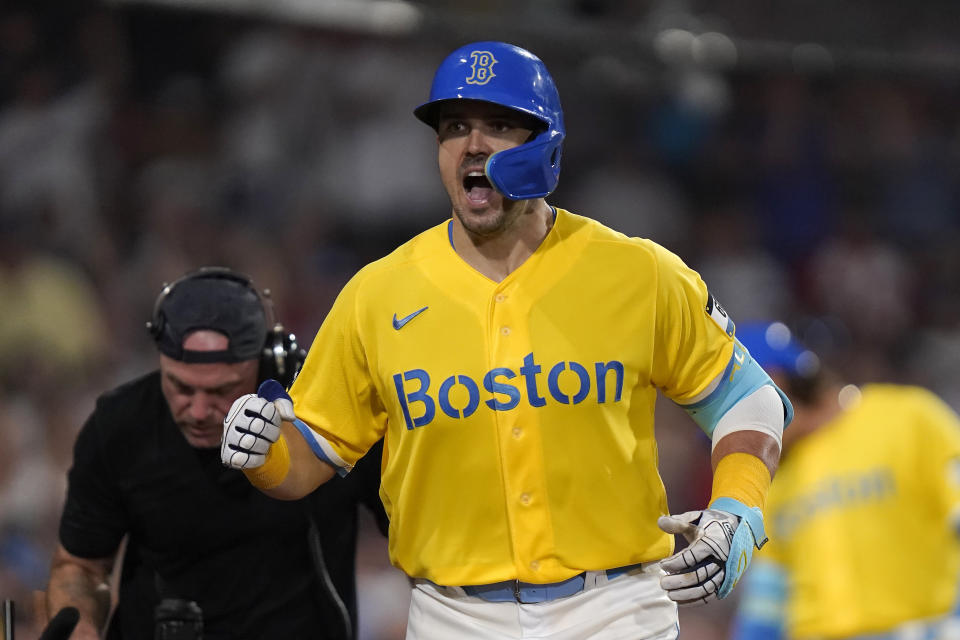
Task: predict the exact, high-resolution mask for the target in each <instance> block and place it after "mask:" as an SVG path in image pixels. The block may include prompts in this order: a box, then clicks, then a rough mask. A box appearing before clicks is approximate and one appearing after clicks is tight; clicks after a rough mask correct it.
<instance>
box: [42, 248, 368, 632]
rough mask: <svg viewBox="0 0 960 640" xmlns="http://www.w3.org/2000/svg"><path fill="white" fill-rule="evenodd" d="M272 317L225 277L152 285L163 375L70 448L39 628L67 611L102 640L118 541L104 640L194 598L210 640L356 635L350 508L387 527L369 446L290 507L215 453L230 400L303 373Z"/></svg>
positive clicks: (138, 387) (148, 627)
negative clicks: (341, 477)
mask: <svg viewBox="0 0 960 640" xmlns="http://www.w3.org/2000/svg"><path fill="white" fill-rule="evenodd" d="M270 315H271V314H270V313H269V309H268V307H267V306H265V300H264V299H263V298H262V297H261V296H260V294H259V293H258V292H257V290H256V289H255V288H254V287H253V285H252V283H251V282H250V281H249V279H247V278H246V277H245V276H243V275H241V274H239V273H235V272H233V271H230V270H227V269H223V268H214V267H208V268H203V269H200V270H198V271H196V272H191V273H189V274H187V275H185V276H183V277H182V278H181V279H179V280H177V281H176V282H174V283H173V284H171V285H167V286H165V287H164V289H163V291H162V292H161V294H160V296H159V298H158V299H157V302H156V306H155V309H154V312H153V317H152V318H151V320H150V323H149V325H148V326H149V327H150V331H151V335H152V336H153V338H154V340H155V341H156V344H157V348H158V349H159V351H160V367H159V370H157V371H154V372H152V373H149V374H147V375H145V376H142V377H140V378H137V379H135V380H132V381H130V382H129V383H127V384H124V385H122V386H121V387H119V388H117V389H114V390H113V391H110V392H108V393H106V394H104V395H103V396H101V397H100V399H99V400H98V402H97V406H96V409H95V410H94V412H93V414H92V415H91V416H90V418H89V419H88V420H87V422H86V424H85V425H84V427H83V429H82V430H81V432H80V434H79V436H78V438H77V442H76V445H75V449H74V462H73V466H72V468H71V469H70V472H69V489H68V494H67V500H66V504H65V506H64V510H63V516H62V519H61V524H60V546H59V548H58V549H57V550H56V552H55V556H54V558H53V566H52V568H51V571H50V582H49V586H48V588H47V594H46V595H47V607H46V608H47V611H48V614H49V616H51V617H52V616H53V615H54V614H57V613H58V612H59V611H61V610H63V609H64V608H67V607H70V606H72V607H76V609H77V610H79V612H80V614H81V620H80V623H79V626H78V628H77V630H76V631H75V633H74V635H73V636H72V637H74V638H97V637H100V636H99V632H100V630H102V629H103V627H104V622H105V619H106V617H107V614H108V612H109V610H110V605H111V602H110V584H109V577H110V574H111V571H112V568H113V565H114V562H115V560H116V557H117V553H118V549H119V548H120V546H121V540H122V539H123V538H124V537H125V536H126V538H127V542H126V551H125V553H124V555H123V567H122V570H121V572H120V583H119V587H118V593H119V600H118V603H117V609H116V611H115V612H114V614H113V621H112V623H111V624H110V631H109V634H108V635H107V636H106V637H108V638H127V639H137V640H139V639H142V638H152V637H154V622H153V621H154V609H155V607H156V606H157V605H158V604H159V603H160V601H161V599H162V598H175V599H181V600H188V601H190V600H192V601H194V602H196V603H197V604H198V605H199V607H200V609H201V612H202V615H203V623H204V637H205V638H207V639H208V640H214V639H216V638H231V639H237V638H251V639H252V638H263V639H266V638H280V637H282V638H304V639H305V638H321V637H322V638H350V637H353V633H354V629H355V627H356V605H355V593H354V577H353V562H354V546H355V536H356V528H357V522H356V517H357V505H358V504H359V503H360V502H366V503H367V505H368V506H369V507H370V508H371V509H372V510H373V512H374V513H375V514H378V517H379V518H380V519H381V526H383V527H385V523H384V522H382V518H383V515H382V507H381V505H380V502H379V499H378V497H377V485H378V483H379V477H378V468H379V448H378V447H374V448H373V450H372V451H371V455H370V456H369V458H370V461H369V463H367V461H366V460H365V461H364V464H361V465H359V466H358V469H357V470H358V471H359V473H358V474H357V475H356V478H353V477H351V478H350V479H349V480H348V481H343V482H337V483H332V484H329V485H327V486H325V487H323V488H322V489H321V490H320V491H318V492H317V493H316V494H314V495H311V496H310V497H309V498H308V499H305V500H302V501H298V502H278V501H275V500H270V499H268V498H266V497H265V496H263V495H262V494H261V493H260V492H258V491H256V490H253V489H252V487H251V486H250V484H249V483H248V482H247V481H246V480H245V479H244V478H243V477H242V475H241V474H239V473H237V472H235V471H233V470H229V469H224V468H223V466H222V465H221V464H220V461H219V457H218V455H217V450H218V448H219V446H220V437H221V434H222V421H223V417H224V415H225V414H226V411H227V409H228V408H229V407H230V405H231V403H232V402H233V400H234V399H235V398H236V397H238V396H239V395H241V394H243V393H245V392H248V391H250V390H252V389H255V388H256V384H257V381H258V379H260V378H261V377H262V376H279V377H280V378H281V379H285V380H286V381H289V380H290V379H291V378H292V377H293V375H294V373H295V372H296V371H297V369H298V368H299V365H300V362H301V360H302V352H301V351H300V350H299V349H298V348H297V346H296V341H295V340H293V337H292V336H289V335H288V334H285V332H284V331H283V330H282V328H281V327H280V326H279V325H275V324H274V323H273V322H271V319H270ZM315 516H316V517H317V522H318V523H319V526H318V527H317V528H316V529H314V530H312V531H311V522H312V521H313V520H314V518H315ZM317 544H319V545H320V548H322V554H320V555H314V554H315V552H317V551H319V550H320V548H318V547H316V546H315V545H317ZM240 557H242V562H239V561H238V558H240Z"/></svg>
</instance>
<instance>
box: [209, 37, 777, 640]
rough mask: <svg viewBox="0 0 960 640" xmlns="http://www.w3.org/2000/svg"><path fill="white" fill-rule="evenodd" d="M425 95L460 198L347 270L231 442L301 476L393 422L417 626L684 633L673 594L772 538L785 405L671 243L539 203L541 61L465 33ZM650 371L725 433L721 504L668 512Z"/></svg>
mask: <svg viewBox="0 0 960 640" xmlns="http://www.w3.org/2000/svg"><path fill="white" fill-rule="evenodd" d="M415 114H416V115H417V117H418V118H420V119H421V120H422V121H424V122H426V123H427V124H429V125H430V126H431V127H433V128H434V129H435V130H436V132H437V140H438V148H439V158H438V159H439V166H440V176H441V180H442V182H443V185H444V187H445V189H446V191H447V194H448V195H449V197H450V200H451V204H452V209H453V216H452V219H450V220H448V221H445V222H444V223H443V224H440V225H438V226H436V227H434V228H433V229H430V230H428V231H427V232H425V233H423V234H421V235H419V236H417V237H416V238H414V239H413V240H411V241H410V242H408V243H406V244H405V245H403V246H401V247H400V248H399V249H397V250H396V251H395V252H394V253H392V254H391V255H389V256H387V257H386V258H384V259H382V260H380V261H378V262H375V263H373V264H371V265H368V266H367V267H366V268H364V269H363V270H361V271H360V273H358V274H357V275H356V276H355V277H354V278H353V279H352V280H351V282H350V283H349V284H348V285H347V286H346V287H345V289H344V290H343V291H342V292H341V294H340V296H339V298H338V299H337V302H336V303H335V304H334V307H333V309H332V310H331V311H330V313H329V315H328V316H327V318H326V320H325V321H324V323H323V326H322V327H321V329H320V331H319V333H318V335H317V338H316V340H315V342H314V343H313V346H312V347H311V350H310V354H309V356H308V358H307V361H306V364H305V366H304V369H303V372H302V374H301V375H300V377H299V378H298V380H297V382H296V383H295V384H294V386H293V387H292V389H291V395H292V397H293V402H292V403H291V402H290V400H289V399H287V398H285V397H283V394H282V389H279V388H274V389H270V388H269V386H268V385H265V386H264V388H262V389H261V395H262V396H264V397H257V396H253V395H250V396H246V397H243V398H240V399H238V401H237V402H236V403H234V406H233V408H232V409H231V411H230V414H229V416H228V418H227V420H226V421H225V436H224V444H223V448H222V455H223V461H224V463H226V464H228V465H230V466H232V467H236V468H243V469H244V471H245V473H247V475H248V477H250V478H251V480H252V481H253V482H254V484H256V485H257V486H258V487H260V488H262V489H264V490H265V491H266V492H267V493H268V494H269V495H273V496H276V497H284V498H291V497H298V496H301V495H303V494H304V493H306V492H308V491H310V490H312V489H313V487H315V486H316V485H317V484H319V483H321V482H323V481H325V480H327V479H328V478H329V477H331V476H332V475H333V474H334V471H335V470H337V471H339V472H341V473H345V472H347V471H349V469H350V468H351V467H352V465H353V464H354V463H355V461H356V460H357V459H358V457H359V456H360V455H362V454H363V452H364V451H366V450H367V449H368V448H369V447H370V446H371V445H372V444H373V443H374V442H376V441H377V440H378V439H379V438H380V437H382V436H385V437H386V439H385V452H384V467H383V474H382V488H381V497H382V498H383V501H384V504H385V506H386V509H387V513H388V514H389V516H390V544H389V547H390V555H391V560H392V562H393V563H394V564H395V565H396V566H398V567H400V568H401V569H403V570H404V571H405V572H406V573H407V574H408V575H409V576H410V577H411V578H413V579H414V589H413V595H412V600H411V606H410V614H409V623H408V637H410V638H417V639H423V638H445V639H446V638H451V637H476V638H519V637H528V636H529V635H530V634H536V635H537V637H545V638H546V637H549V638H571V639H573V638H576V639H577V640H583V639H584V638H601V637H602V638H605V639H606V638H663V639H666V638H676V637H677V633H678V632H677V629H676V625H677V611H676V605H675V602H676V601H678V602H681V603H700V602H706V601H709V600H712V599H714V598H717V597H724V596H726V595H727V594H728V593H729V592H730V589H732V588H733V586H734V585H735V584H736V582H737V580H738V579H739V577H740V575H741V573H742V571H743V570H744V569H745V568H746V564H747V562H748V561H749V557H750V554H751V553H752V549H753V547H754V546H759V545H761V544H762V543H763V541H764V540H765V536H764V529H763V518H762V515H761V508H762V506H763V502H764V498H765V494H766V490H767V487H768V486H769V483H770V478H771V475H772V473H773V471H774V469H775V467H776V464H777V459H778V457H779V446H780V443H779V440H780V433H781V430H782V427H783V424H784V422H785V420H788V419H789V413H790V405H789V402H788V401H787V400H786V399H785V398H784V397H783V396H782V394H780V393H779V390H778V389H777V388H776V387H775V386H774V385H773V384H772V382H771V381H770V379H769V378H768V377H767V376H766V374H765V373H764V372H763V371H762V369H760V368H759V367H758V366H757V365H756V364H755V362H754V361H753V360H752V359H751V358H750V356H749V354H748V353H747V352H746V351H745V350H743V349H742V347H740V346H739V345H738V344H737V343H736V341H735V340H734V337H733V334H734V326H733V322H732V321H731V320H730V319H729V318H728V317H727V314H726V313H725V312H724V310H723V309H722V308H721V307H720V306H719V305H717V304H716V302H715V301H714V300H713V298H712V297H711V296H710V294H709V293H708V291H707V288H706V285H705V284H704V283H703V281H702V280H701V279H700V278H699V276H698V275H697V274H696V273H695V272H693V271H692V270H690V269H689V268H687V267H686V266H685V265H684V264H683V263H682V261H681V260H680V259H679V258H677V257H676V256H675V255H673V254H671V253H670V252H668V251H667V250H665V249H664V248H663V247H661V246H659V245H657V244H655V243H653V242H651V241H647V240H639V239H630V238H627V237H625V236H623V235H622V234H619V233H617V232H615V231H612V230H610V229H607V228H605V227H603V226H602V225H600V224H598V223H596V222H594V221H591V220H590V219H588V218H583V217H580V216H578V215H575V214H573V213H571V212H568V211H564V210H562V209H557V208H555V207H552V206H550V205H549V204H547V202H546V200H545V199H544V198H545V196H547V195H548V194H549V193H551V192H552V191H553V189H554V187H555V186H556V184H557V180H558V176H559V171H560V155H561V145H562V142H563V138H564V134H565V130H564V124H563V115H562V111H561V107H560V102H559V97H558V94H557V91H556V87H555V86H554V83H553V80H552V79H551V77H550V74H549V73H548V72H547V70H546V68H545V67H544V65H543V63H542V62H541V61H540V60H539V59H538V58H536V57H535V56H533V55H532V54H531V53H529V52H528V51H525V50H523V49H520V48H517V47H514V46H512V45H508V44H504V43H499V42H481V43H475V44H472V45H468V46H466V47H463V48H461V49H459V50H457V51H455V52H454V53H452V54H451V55H450V56H449V57H448V58H447V59H446V60H445V61H444V62H443V63H442V64H441V65H440V67H439V69H438V70H437V73H436V75H435V78H434V82H433V86H432V89H431V94H430V101H429V102H427V103H426V104H423V105H421V106H420V107H419V108H417V109H416V111H415ZM658 388H659V389H661V390H662V391H663V392H664V393H665V394H666V395H667V396H669V397H670V398H672V399H674V400H675V401H677V402H678V403H680V404H682V405H684V406H685V407H686V408H687V410H688V412H689V413H690V415H691V416H693V418H694V420H695V421H697V423H698V424H699V425H700V426H701V428H703V429H704V430H705V431H706V432H707V434H708V435H710V436H712V438H713V442H714V448H713V462H714V467H715V471H714V488H713V498H712V500H711V503H710V508H709V509H705V510H702V511H694V512H689V513H684V514H681V515H678V516H668V515H667V513H668V511H667V504H666V496H665V495H664V489H663V484H662V482H661V481H660V478H659V476H658V474H657V466H656V465H657V453H656V443H655V441H654V431H653V409H654V402H655V399H656V396H657V389H658ZM274 399H276V402H270V401H271V400H274ZM294 408H295V409H296V413H295V414H294ZM281 417H282V418H283V419H284V420H286V421H287V422H292V424H287V423H284V424H283V426H282V427H281V426H280V422H281V421H280V418H281ZM294 431H298V432H299V434H298V433H294ZM281 434H282V435H281ZM271 445H272V446H271ZM658 518H659V519H660V520H659V524H660V526H661V527H662V528H663V530H661V529H660V528H658V526H657V524H658ZM673 533H682V534H683V535H685V536H686V537H687V538H688V540H690V541H691V544H690V545H689V546H688V547H687V548H686V549H684V551H683V552H681V553H680V554H677V555H676V556H672V557H668V556H670V554H671V552H672V551H673V536H672V535H670V534H673ZM661 560H662V562H660V561H661ZM661 567H662V569H664V570H666V571H667V572H668V573H669V574H670V575H668V576H665V577H662V575H663V572H662V570H661ZM661 577H662V579H661ZM661 585H662V587H661Z"/></svg>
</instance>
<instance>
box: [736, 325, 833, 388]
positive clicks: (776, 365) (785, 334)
mask: <svg viewBox="0 0 960 640" xmlns="http://www.w3.org/2000/svg"><path fill="white" fill-rule="evenodd" d="M736 338H737V340H739V341H740V343H741V344H742V345H743V346H745V347H746V348H747V351H749V352H750V355H751V356H753V359H754V360H756V361H757V364H759V365H760V366H761V367H763V368H764V369H768V370H771V369H780V370H782V371H783V372H784V373H786V374H787V375H788V376H790V377H793V378H809V377H811V376H813V375H814V374H816V373H817V371H818V370H819V368H820V359H819V358H817V356H816V354H814V353H813V352H812V351H809V350H808V349H806V348H805V347H804V346H803V345H802V344H800V343H799V342H798V341H797V339H796V338H794V337H793V333H792V332H791V331H790V329H789V328H788V327H787V325H785V324H783V323H782V322H756V323H745V324H738V325H737V333H736Z"/></svg>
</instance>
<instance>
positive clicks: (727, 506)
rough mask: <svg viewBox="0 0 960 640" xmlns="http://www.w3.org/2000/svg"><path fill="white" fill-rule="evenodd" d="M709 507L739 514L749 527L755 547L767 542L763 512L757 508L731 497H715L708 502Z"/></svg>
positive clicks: (758, 547) (760, 546)
mask: <svg viewBox="0 0 960 640" xmlns="http://www.w3.org/2000/svg"><path fill="white" fill-rule="evenodd" d="M710 508H711V509H716V510H717V511H726V512H727V513H732V514H733V515H735V516H740V519H741V520H742V521H743V522H746V523H747V525H748V526H749V527H750V532H751V533H752V534H753V539H754V541H755V544H756V547H757V549H760V548H762V547H763V545H765V544H766V543H767V533H766V531H765V530H764V528H763V512H762V511H760V509H759V508H757V507H748V506H747V505H745V504H743V503H742V502H740V501H739V500H735V499H733V498H717V499H716V500H714V501H713V502H711V503H710ZM738 528H739V527H738Z"/></svg>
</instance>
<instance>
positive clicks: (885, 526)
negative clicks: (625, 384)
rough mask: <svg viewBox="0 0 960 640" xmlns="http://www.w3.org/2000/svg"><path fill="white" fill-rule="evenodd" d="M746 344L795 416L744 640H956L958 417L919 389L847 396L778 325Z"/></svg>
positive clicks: (878, 387)
mask: <svg viewBox="0 0 960 640" xmlns="http://www.w3.org/2000/svg"><path fill="white" fill-rule="evenodd" d="M737 335H738V336H739V337H740V340H741V341H742V342H743V344H744V345H746V346H747V347H748V348H749V350H750V353H751V354H752V355H753V356H754V357H755V358H756V359H757V361H758V362H760V363H761V364H763V366H764V368H766V369H767V370H768V371H770V375H771V376H773V377H774V379H775V380H777V382H778V384H780V385H781V386H782V387H783V389H785V390H786V391H787V393H788V394H789V395H790V397H791V399H792V400H793V401H794V403H795V405H794V406H795V409H796V414H795V416H794V420H793V424H792V426H791V427H790V428H789V429H788V430H786V431H785V432H784V434H783V448H784V451H783V452H784V458H783V462H782V465H781V467H780V470H779V472H778V474H777V479H776V482H774V483H773V486H772V487H771V490H770V497H769V500H768V502H767V531H768V533H769V535H770V544H769V545H768V546H767V547H764V549H763V552H762V553H761V554H760V556H759V558H758V559H757V566H755V567H754V568H753V569H752V570H751V572H750V576H749V578H748V581H747V585H746V588H745V589H742V590H741V594H742V599H741V602H740V609H739V613H738V618H737V620H736V624H735V630H734V633H733V637H734V638H735V640H761V639H762V640H777V639H778V638H791V639H800V638H859V637H864V638H865V637H867V636H869V638H871V639H872V640H881V639H883V638H888V639H890V640H893V639H895V638H918V639H920V638H923V639H927V640H936V639H941V638H942V639H944V640H946V639H947V638H957V637H960V625H958V624H957V622H956V620H950V619H947V618H945V616H946V615H947V614H948V613H949V612H950V610H951V608H952V607H953V606H954V605H955V603H956V600H957V580H958V577H960V542H958V538H957V535H958V523H960V520H958V517H960V420H958V418H957V415H956V414H955V413H954V412H953V411H952V410H951V409H950V408H949V407H947V405H946V404H944V403H943V402H942V401H941V400H940V399H939V398H937V397H936V396H934V395H933V394H931V393H930V392H929V391H926V390H925V389H921V388H918V387H912V386H901V385H893V384H868V385H865V386H864V387H863V388H862V389H859V388H857V387H855V386H853V385H844V383H843V381H842V380H840V379H839V378H838V377H837V376H836V375H835V374H833V373H832V372H831V371H829V370H827V369H825V368H823V367H821V366H820V364H819V360H818V359H817V357H816V356H815V355H814V354H813V353H811V352H810V351H808V350H805V349H804V348H803V347H802V346H801V345H800V344H799V343H798V342H797V341H796V340H795V339H794V338H793V337H792V335H791V333H790V330H789V329H788V328H787V327H786V325H784V324H782V323H779V322H774V323H767V324H755V325H750V326H741V327H739V328H738V331H737Z"/></svg>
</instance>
